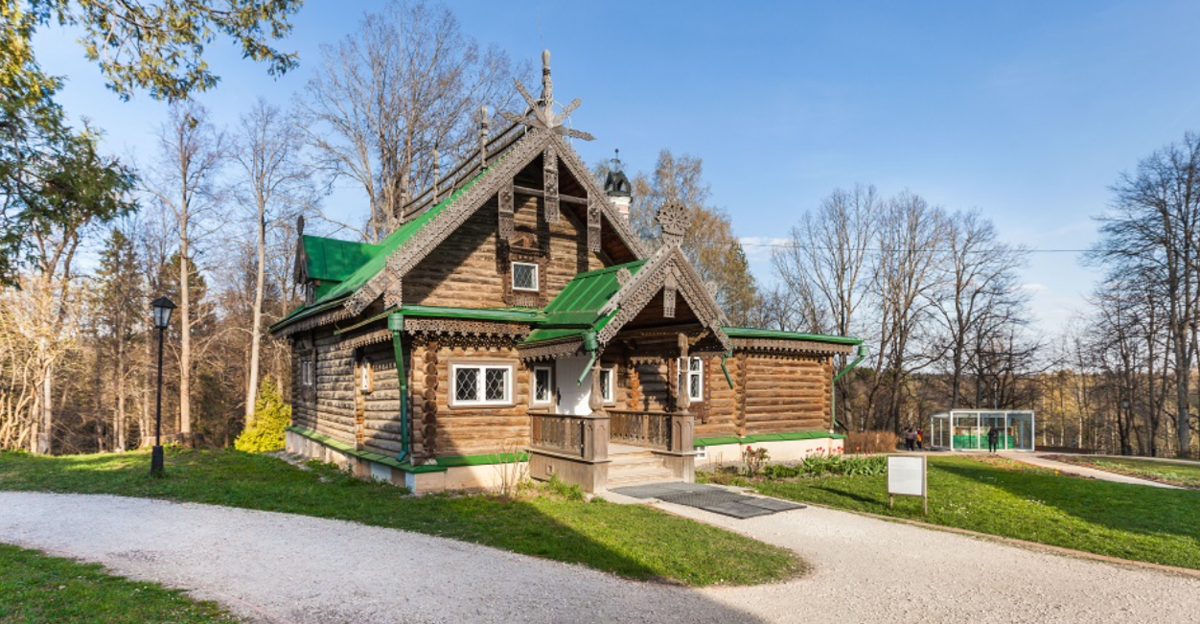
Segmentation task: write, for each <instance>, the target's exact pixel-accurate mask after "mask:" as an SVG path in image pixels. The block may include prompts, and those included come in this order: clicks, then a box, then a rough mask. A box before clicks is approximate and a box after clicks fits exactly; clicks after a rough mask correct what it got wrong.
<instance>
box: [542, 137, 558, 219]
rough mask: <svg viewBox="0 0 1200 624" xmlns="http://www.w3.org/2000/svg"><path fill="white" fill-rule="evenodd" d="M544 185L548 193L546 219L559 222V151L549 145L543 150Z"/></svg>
mask: <svg viewBox="0 0 1200 624" xmlns="http://www.w3.org/2000/svg"><path fill="white" fill-rule="evenodd" d="M542 176H543V180H544V181H543V182H542V187H543V188H544V189H545V193H546V198H545V202H546V221H547V222H548V223H558V210H559V205H558V152H556V151H555V149H554V147H552V146H551V147H547V148H546V150H545V151H544V152H542Z"/></svg>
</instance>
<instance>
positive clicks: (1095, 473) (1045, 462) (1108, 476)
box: [1000, 453, 1185, 490]
mask: <svg viewBox="0 0 1200 624" xmlns="http://www.w3.org/2000/svg"><path fill="white" fill-rule="evenodd" d="M1000 455H1001V456H1002V457H1006V458H1008V459H1011V460H1014V461H1019V462H1022V463H1026V464H1029V465H1031V466H1038V467H1041V468H1049V469H1051V470H1057V471H1059V472H1063V473H1066V474H1073V475H1078V476H1081V477H1090V478H1092V479H1099V480H1100V481H1112V482H1114V483H1131V484H1134V485H1148V486H1150V487H1156V488H1163V489H1166V490H1182V489H1185V488H1181V487H1179V486H1177V485H1171V484H1169V483H1159V482H1158V481H1151V480H1149V479H1140V478H1138V477H1131V476H1129V475H1123V474H1117V473H1115V472H1109V471H1107V470H1100V469H1097V468H1089V467H1087V466H1080V465H1077V464H1068V463H1067V462H1061V461H1055V460H1053V459H1049V458H1046V457H1041V456H1039V455H1033V454H1029V453H1000Z"/></svg>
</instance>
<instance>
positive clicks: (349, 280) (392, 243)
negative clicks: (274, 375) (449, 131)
mask: <svg viewBox="0 0 1200 624" xmlns="http://www.w3.org/2000/svg"><path fill="white" fill-rule="evenodd" d="M492 166H493V167H494V166H495V163H493V165H492ZM487 171H488V169H485V170H483V171H481V172H479V173H478V174H477V175H476V176H475V177H473V178H471V179H470V180H469V181H467V183H466V184H464V185H462V186H461V187H459V189H458V190H456V191H454V192H453V193H451V194H450V195H448V196H447V197H446V198H445V199H443V200H442V201H440V202H438V203H437V204H436V205H434V206H432V207H430V208H429V209H428V210H426V211H425V212H423V213H421V214H420V215H418V216H417V217H416V218H414V219H413V220H411V221H408V222H407V223H405V224H404V225H401V226H400V227H399V228H397V229H396V231H395V232H392V233H391V234H388V235H387V237H386V238H384V239H383V240H382V241H380V242H379V244H376V245H371V244H367V243H357V244H358V245H362V247H361V248H360V250H361V251H362V252H363V253H364V254H365V255H366V256H367V257H366V259H365V260H363V261H362V263H361V264H359V265H358V266H357V268H354V269H353V270H352V271H351V272H349V273H348V274H346V275H345V277H344V279H342V280H341V281H339V282H337V283H336V284H334V285H332V286H330V287H329V288H324V287H322V288H320V289H318V292H317V298H316V300H315V301H314V302H313V303H311V304H309V305H305V306H300V307H299V308H296V309H295V310H292V311H291V313H289V314H288V315H287V316H285V317H284V318H283V320H281V321H279V322H278V323H275V324H274V325H272V326H271V330H272V331H274V330H275V329H277V328H280V327H283V326H284V325H286V324H288V323H291V322H292V321H295V320H297V319H300V318H303V317H306V316H309V315H312V314H315V313H316V312H318V311H320V310H325V309H328V308H329V307H332V306H330V304H331V303H333V302H335V301H339V300H341V299H345V298H346V297H349V296H350V295H352V294H354V292H355V291H357V290H358V289H359V288H362V287H363V286H364V285H366V283H367V282H368V281H370V280H371V278H372V277H375V275H376V274H377V273H379V272H380V271H381V270H383V267H384V266H386V265H387V259H388V256H390V255H391V254H392V252H393V251H396V250H397V249H399V248H401V247H403V246H404V245H405V244H407V243H408V242H409V241H411V240H412V239H413V237H414V236H416V235H417V234H418V233H419V232H420V231H421V230H423V229H424V228H425V226H426V225H427V224H428V223H429V222H430V221H432V220H433V219H434V218H436V217H437V216H438V215H440V214H441V213H442V212H443V211H444V210H445V209H446V208H447V207H448V206H449V205H450V204H452V203H454V200H456V199H458V197H459V196H460V195H462V194H463V193H465V192H466V191H467V189H469V188H471V187H472V186H473V185H474V184H475V182H476V181H478V180H479V178H481V177H482V176H483V174H485V173H487ZM305 238H308V237H305ZM323 240H327V241H328V240H331V239H323ZM342 266H343V268H349V263H343V265H342ZM310 275H311V274H310Z"/></svg>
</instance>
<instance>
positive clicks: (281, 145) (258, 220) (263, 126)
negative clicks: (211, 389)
mask: <svg viewBox="0 0 1200 624" xmlns="http://www.w3.org/2000/svg"><path fill="white" fill-rule="evenodd" d="M303 148H304V143H303V136H302V134H301V131H300V130H299V126H298V124H296V123H294V122H293V121H292V120H289V119H287V118H286V117H285V116H284V115H283V113H282V112H281V111H280V110H279V109H278V108H277V107H274V106H271V105H268V104H267V103H266V102H265V101H263V100H262V99H259V100H258V101H256V102H255V103H254V105H253V106H252V107H251V108H250V110H249V111H248V112H247V113H246V114H245V115H243V116H242V118H241V122H240V124H239V126H238V134H237V136H236V137H235V139H234V145H233V149H232V151H231V154H232V158H233V161H234V162H235V163H236V164H237V165H238V177H239V178H240V180H239V181H240V185H239V187H238V199H239V201H240V203H241V204H242V205H243V206H244V207H245V208H247V209H249V210H251V211H252V212H253V214H254V224H255V237H254V250H255V271H254V303H253V306H252V309H251V325H250V362H249V367H248V368H249V373H248V380H247V383H246V405H245V416H246V423H247V424H249V423H251V422H253V420H254V402H255V393H256V392H257V390H258V381H259V380H258V377H259V359H260V357H259V350H260V348H261V346H262V321H263V297H264V290H265V286H266V271H267V235H268V233H269V231H270V230H272V229H273V228H275V227H276V226H277V225H278V223H279V222H280V221H281V220H291V219H293V218H295V217H296V215H298V214H302V213H303V212H304V211H305V210H306V209H307V208H309V207H311V206H312V205H314V203H315V199H316V197H315V195H316V194H315V192H314V190H313V188H312V185H311V184H310V182H311V175H310V173H309V168H308V167H306V166H305V163H304V162H303V161H302V151H303Z"/></svg>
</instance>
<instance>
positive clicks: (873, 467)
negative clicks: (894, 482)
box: [761, 455, 887, 479]
mask: <svg viewBox="0 0 1200 624" xmlns="http://www.w3.org/2000/svg"><path fill="white" fill-rule="evenodd" d="M886 471H887V457H886V456H883V455H862V456H857V455H850V456H847V455H813V456H811V457H809V458H808V459H805V460H804V461H803V462H800V463H799V464H796V465H795V466H785V465H783V464H776V465H773V466H767V467H765V468H762V470H761V473H762V475H763V476H764V477H766V478H767V479H794V478H796V477H824V476H849V477H865V476H872V475H878V474H883V473H884V472H886Z"/></svg>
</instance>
